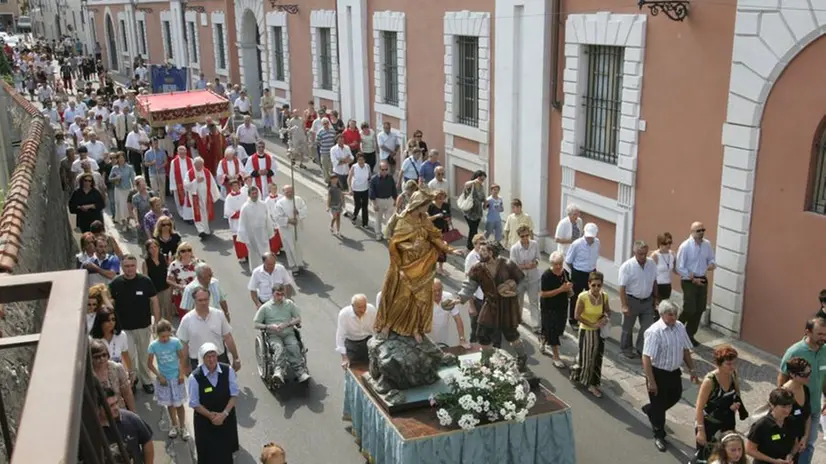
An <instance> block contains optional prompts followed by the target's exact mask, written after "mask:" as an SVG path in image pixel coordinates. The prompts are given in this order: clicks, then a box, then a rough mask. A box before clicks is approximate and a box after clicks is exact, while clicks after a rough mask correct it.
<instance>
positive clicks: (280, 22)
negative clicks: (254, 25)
mask: <svg viewBox="0 0 826 464" xmlns="http://www.w3.org/2000/svg"><path fill="white" fill-rule="evenodd" d="M266 21H267V39H268V40H267V43H268V44H269V54H270V56H271V57H272V59H273V62H272V66H270V78H269V84H270V88H271V89H281V90H284V91H285V92H286V97H285V98H281V97H278V96H276V97H275V101H276V102H277V103H279V104H281V105H283V104H291V99H292V94H291V93H290V34H289V32H288V29H287V28H288V25H287V24H288V23H287V13H285V12H283V11H270V12H268V13H267V18H266ZM276 27H280V28H281V36H280V37H276V36H275V34H274V28H276ZM276 40H281V45H282V47H281V48H282V50H283V51H284V80H278V79H276V78H275V70H276V63H275V41H276Z"/></svg>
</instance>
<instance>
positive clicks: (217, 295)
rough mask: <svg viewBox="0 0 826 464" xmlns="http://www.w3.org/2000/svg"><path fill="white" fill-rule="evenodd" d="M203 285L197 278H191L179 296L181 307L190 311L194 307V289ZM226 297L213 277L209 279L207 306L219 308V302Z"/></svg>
mask: <svg viewBox="0 0 826 464" xmlns="http://www.w3.org/2000/svg"><path fill="white" fill-rule="evenodd" d="M199 287H203V285H201V283H200V282H198V279H195V280H193V281H192V282H190V283H189V284H187V286H186V288H184V294H183V296H181V309H184V310H187V311H190V310H192V309H195V295H194V293H195V290H196V289H197V288H199ZM226 299H227V295H226V293H224V291H223V290H221V285H220V284H219V283H218V279H216V278H215V277H213V278H212V280H210V281H209V306H210V307H213V308H221V302H222V301H224V300H226Z"/></svg>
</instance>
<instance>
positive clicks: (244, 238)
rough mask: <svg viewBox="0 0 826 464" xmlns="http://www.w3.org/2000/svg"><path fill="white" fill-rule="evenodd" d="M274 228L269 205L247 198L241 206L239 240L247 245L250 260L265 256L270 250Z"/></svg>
mask: <svg viewBox="0 0 826 464" xmlns="http://www.w3.org/2000/svg"><path fill="white" fill-rule="evenodd" d="M274 230H275V228H274V227H273V224H272V221H271V220H270V215H269V213H268V212H267V205H266V204H264V202H263V201H261V200H257V201H252V200H247V202H246V203H245V204H244V207H243V208H241V217H240V221H239V225H238V241H239V242H241V243H243V244H245V245H247V249H249V252H250V260H252V259H253V258H254V257H258V258H263V257H264V255H265V254H266V253H267V252H269V251H270V239H271V238H272V236H273V235H275V234H274V233H273V231H274ZM250 262H253V261H250Z"/></svg>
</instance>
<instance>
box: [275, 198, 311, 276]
mask: <svg viewBox="0 0 826 464" xmlns="http://www.w3.org/2000/svg"><path fill="white" fill-rule="evenodd" d="M294 200H295V201H293V200H290V199H289V198H287V197H285V196H281V198H279V200H278V201H277V202H275V225H276V226H277V227H278V231H279V232H280V233H281V243H282V244H283V245H284V252H285V253H286V254H287V264H288V265H289V267H290V269H291V270H296V268H303V267H304V266H306V264H304V254H303V253H302V252H301V246H300V245H299V241H298V240H296V231H298V235H300V234H301V231H302V229H303V224H304V219H306V218H307V204H306V203H305V202H304V200H303V199H302V198H301V197H298V196H296V197H294ZM296 213H297V214H296ZM296 216H297V217H296ZM290 219H297V223H296V224H295V225H292V224H289V223H288V221H289V220H290Z"/></svg>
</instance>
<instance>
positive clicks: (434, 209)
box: [427, 203, 450, 263]
mask: <svg viewBox="0 0 826 464" xmlns="http://www.w3.org/2000/svg"><path fill="white" fill-rule="evenodd" d="M439 213H442V217H440V218H438V219H434V220H433V225H434V226H436V228H437V229H439V230H440V231H441V232H442V235H444V233H445V232H447V231H449V230H450V224H449V223H448V220H449V219H450V204H448V203H442V207H441V208H439V207H438V206H436V204H435V203H431V204H430V206H428V207H427V214H428V215H429V216H435V215H437V214H439ZM445 261H447V256H446V255H445V254H444V253H440V254H439V262H440V263H444V262H445Z"/></svg>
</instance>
